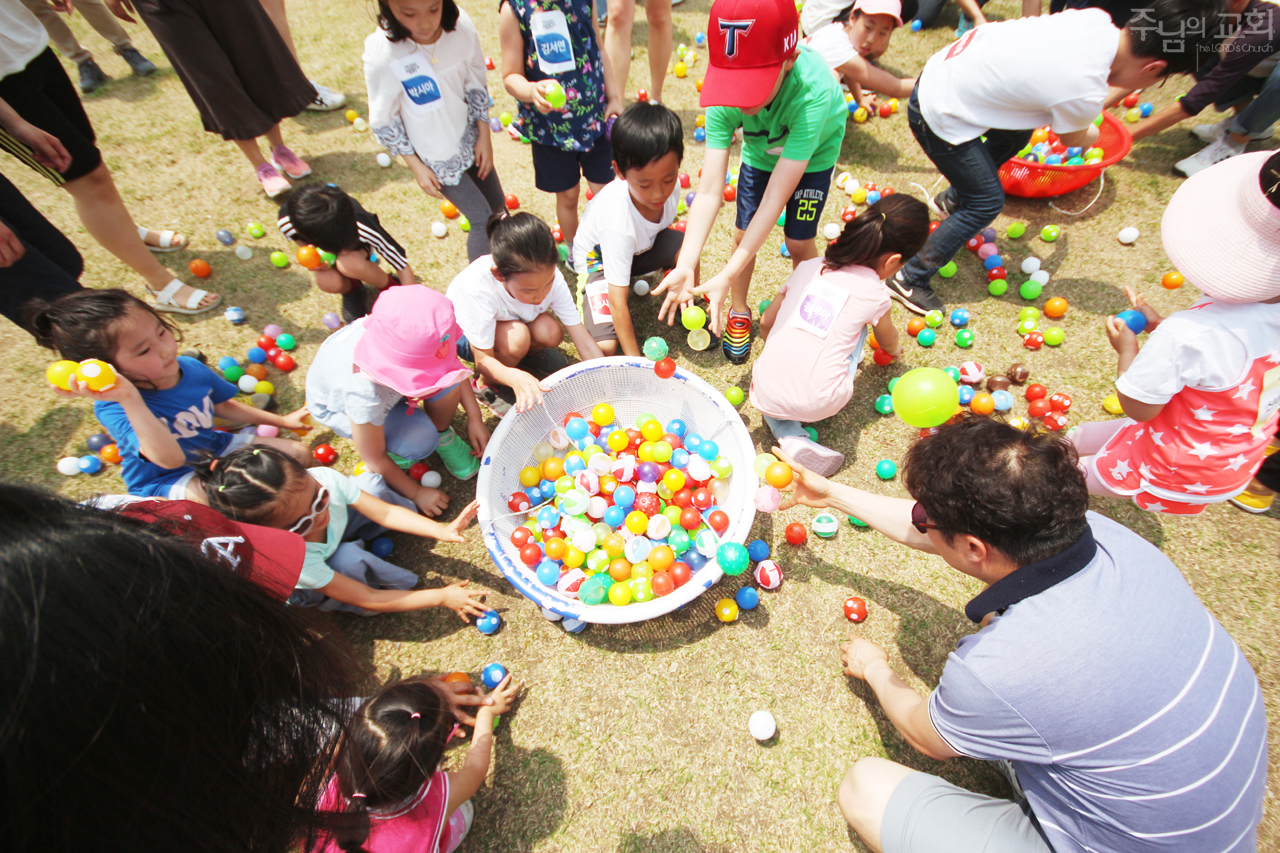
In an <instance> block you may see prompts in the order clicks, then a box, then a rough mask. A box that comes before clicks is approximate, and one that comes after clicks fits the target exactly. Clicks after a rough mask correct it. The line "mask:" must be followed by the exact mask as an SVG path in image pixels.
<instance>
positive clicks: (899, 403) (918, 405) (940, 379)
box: [893, 367, 960, 429]
mask: <svg viewBox="0 0 1280 853" xmlns="http://www.w3.org/2000/svg"><path fill="white" fill-rule="evenodd" d="M959 405H960V389H959V388H958V387H957V386H956V382H955V380H954V379H952V378H951V377H950V376H948V375H947V374H945V373H943V372H942V371H941V370H938V369H937V368H936V367H917V368H915V369H914V370H908V371H907V372H906V373H904V374H903V375H902V376H900V377H899V378H898V384H897V385H896V386H894V389H893V410H894V411H895V412H896V413H897V415H898V417H900V418H902V420H903V421H905V422H906V423H908V424H910V425H911V426H913V427H915V428H916V429H925V428H927V427H936V426H939V425H940V424H943V423H946V421H947V420H948V419H949V418H950V417H951V416H952V415H954V414H955V411H956V407H957V406H959Z"/></svg>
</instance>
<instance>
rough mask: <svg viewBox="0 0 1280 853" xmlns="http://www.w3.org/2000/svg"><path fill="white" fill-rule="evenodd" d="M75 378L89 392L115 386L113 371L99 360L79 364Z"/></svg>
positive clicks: (91, 359)
mask: <svg viewBox="0 0 1280 853" xmlns="http://www.w3.org/2000/svg"><path fill="white" fill-rule="evenodd" d="M46 378H47V372H46ZM76 378H77V379H79V380H80V381H81V382H82V383H83V384H84V385H85V386H86V387H87V388H88V389H89V390H90V391H106V390H108V389H111V388H114V387H115V384H116V372H115V370H114V369H113V368H112V367H111V365H109V364H107V363H106V362H105V361H103V360H102V359H99V358H86V359H85V360H84V361H82V362H80V364H79V365H78V366H77V367H76Z"/></svg>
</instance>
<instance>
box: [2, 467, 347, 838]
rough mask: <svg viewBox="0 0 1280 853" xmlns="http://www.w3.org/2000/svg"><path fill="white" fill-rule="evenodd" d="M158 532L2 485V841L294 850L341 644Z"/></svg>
mask: <svg viewBox="0 0 1280 853" xmlns="http://www.w3.org/2000/svg"><path fill="white" fill-rule="evenodd" d="M319 624H320V623H317V622H316V621H315V617H314V616H312V615H310V614H304V613H301V612H299V609H290V608H286V607H282V606H281V605H280V604H279V602H277V601H274V600H272V599H271V598H270V597H269V595H268V594H267V593H266V592H265V591H263V590H261V589H260V588H258V587H257V586H256V585H254V584H253V583H252V582H250V581H248V580H246V579H245V578H243V577H241V576H239V575H237V574H236V573H234V572H232V571H229V570H228V569H227V568H226V567H225V566H224V565H222V564H219V563H216V562H213V561H212V560H210V559H208V558H206V557H205V556H204V555H202V554H201V553H200V551H199V550H198V548H197V547H196V546H193V545H188V544H186V543H185V542H184V541H183V540H182V539H181V538H180V537H177V536H171V535H169V534H168V531H166V530H165V529H164V528H163V527H157V526H151V527H147V526H143V525H142V524H141V523H140V522H134V521H131V520H130V519H127V518H124V517H122V516H119V515H117V514H115V513H112V512H107V511H104V510H99V509H94V508H91V507H87V506H83V505H80V504H74V503H71V502H69V501H66V500H63V499H60V498H57V497H55V496H53V495H50V494H47V493H44V492H41V491H39V490H36V489H32V488H29V487H25V486H19V485H14V484H0V648H3V649H4V654H3V655H0V797H3V799H4V804H5V805H4V808H3V809H0V837H3V838H4V847H5V849H6V850H7V851H11V853H49V851H65V850H95V849H98V850H101V849H105V850H149V851H174V853H177V851H184V853H224V851H232V850H237V851H253V853H287V851H289V850H290V849H292V848H293V846H294V845H295V844H296V843H297V842H298V841H299V840H301V839H302V838H303V837H305V835H306V833H307V832H308V831H309V830H310V829H311V828H312V827H314V826H316V825H318V824H319V823H320V822H321V821H322V817H321V815H319V814H318V813H317V812H316V810H315V803H316V802H317V797H318V794H319V792H320V791H321V790H322V786H323V784H324V782H325V779H326V776H327V775H328V768H329V767H330V765H331V762H332V760H333V757H334V753H335V752H336V749H337V741H338V738H337V737H335V733H336V732H338V731H340V729H341V727H342V725H343V720H342V718H341V716H340V714H339V711H338V708H337V707H336V706H335V704H334V702H333V700H334V699H335V698H336V697H341V696H350V695H352V690H353V689H354V687H353V685H352V684H351V683H350V681H349V678H350V677H351V676H352V674H353V673H354V672H355V671H356V670H355V668H354V666H353V663H352V658H351V656H350V655H349V654H348V653H347V652H346V651H344V649H343V647H341V646H339V645H338V644H337V640H336V639H334V638H332V637H326V636H325V635H324V634H322V633H321V632H320V631H319V630H317V629H318V626H319Z"/></svg>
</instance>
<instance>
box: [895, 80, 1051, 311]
mask: <svg viewBox="0 0 1280 853" xmlns="http://www.w3.org/2000/svg"><path fill="white" fill-rule="evenodd" d="M919 94H920V86H919V85H918V84H917V86H916V88H915V89H914V90H913V91H912V92H911V101H910V103H909V104H908V106H907V123H908V124H910V125H911V132H912V134H914V135H915V138H916V141H917V142H919V143H920V147H921V148H923V149H924V153H925V155H926V156H928V158H929V159H930V160H932V161H933V165H935V166H937V167H938V171H939V172H941V173H942V175H943V177H945V178H946V179H947V180H948V181H950V182H951V186H950V187H949V188H948V189H947V191H946V192H944V193H942V195H941V197H940V201H941V204H942V206H943V208H944V209H946V210H950V211H952V213H951V215H950V216H949V217H947V219H946V221H945V222H943V223H942V224H941V225H939V226H938V227H937V228H936V229H934V232H933V233H932V234H930V235H929V239H928V240H927V241H926V242H925V244H924V248H923V249H921V250H920V253H919V254H918V255H916V256H915V257H914V258H912V259H911V260H909V261H907V264H906V266H904V267H903V268H902V273H901V275H902V278H903V280H904V282H905V283H906V285H907V286H908V287H923V288H925V289H926V290H931V289H932V288H930V287H929V280H930V279H931V278H933V275H934V273H936V272H937V271H938V268H939V267H941V266H943V265H944V264H946V263H947V262H948V261H950V260H951V259H952V258H953V257H954V256H955V254H956V252H958V251H960V247H962V246H963V245H964V244H965V243H967V242H968V241H969V239H970V238H972V237H973V236H974V235H975V234H977V233H978V232H979V231H981V230H982V229H983V228H986V227H987V226H988V225H990V224H991V223H992V222H995V221H996V217H997V216H999V215H1000V211H1002V210H1004V187H1002V186H1001V185H1000V166H1001V165H1002V164H1003V163H1004V161H1006V160H1008V159H1009V158H1010V157H1012V156H1013V155H1014V154H1017V153H1018V152H1019V151H1020V150H1022V148H1023V146H1025V145H1026V144H1027V142H1029V141H1030V139H1031V131H1030V130H988V131H987V134H986V141H983V139H982V137H979V138H977V139H971V140H969V141H968V142H962V143H960V144H959V145H952V144H951V143H950V142H947V141H946V140H945V139H942V138H941V137H939V136H938V135H937V134H935V133H934V132H933V130H932V129H930V127H929V125H928V123H927V122H925V120H924V116H923V115H921V113H920V98H919Z"/></svg>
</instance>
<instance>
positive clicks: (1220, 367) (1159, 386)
mask: <svg viewBox="0 0 1280 853" xmlns="http://www.w3.org/2000/svg"><path fill="white" fill-rule="evenodd" d="M1277 341H1280V305H1265V304H1262V303H1250V304H1248V305H1233V304H1229V303H1226V302H1214V301H1213V300H1212V299H1210V298H1209V297H1207V296H1204V297H1201V298H1200V299H1199V300H1198V301H1197V302H1196V303H1195V304H1194V305H1192V306H1191V307H1190V308H1188V309H1187V310H1186V311H1179V312H1177V313H1176V314H1170V315H1169V317H1168V318H1166V319H1165V320H1164V322H1162V323H1161V324H1160V325H1159V326H1157V327H1156V330H1155V331H1154V332H1152V333H1151V337H1150V338H1148V340H1147V342H1146V344H1145V345H1144V346H1143V347H1142V349H1141V350H1140V351H1139V352H1138V357H1137V358H1135V359H1134V360H1133V364H1132V365H1130V366H1129V369H1128V370H1126V371H1125V373H1124V375H1123V376H1121V377H1120V378H1119V379H1117V380H1116V389H1117V390H1119V391H1120V393H1122V394H1124V395H1125V396H1127V397H1131V398H1132V399H1134V400H1138V401H1139V402H1142V403H1149V404H1151V405H1153V406H1159V405H1163V404H1165V403H1167V402H1169V400H1171V399H1173V395H1175V394H1177V393H1178V392H1179V391H1181V390H1182V389H1183V388H1198V389H1201V390H1204V391H1224V390H1226V389H1228V388H1234V387H1236V386H1237V385H1239V384H1240V382H1241V380H1242V379H1243V378H1244V375H1245V373H1246V372H1247V371H1248V370H1249V369H1250V368H1251V367H1252V366H1253V363H1254V362H1255V361H1257V360H1258V359H1259V358H1261V357H1263V356H1264V355H1267V354H1268V353H1270V352H1273V351H1274V350H1275V349H1276V342H1277Z"/></svg>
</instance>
